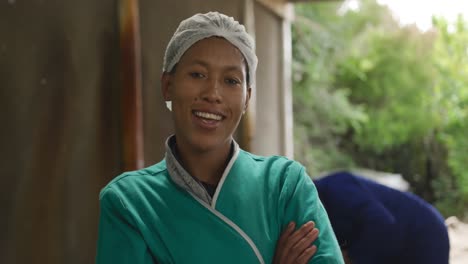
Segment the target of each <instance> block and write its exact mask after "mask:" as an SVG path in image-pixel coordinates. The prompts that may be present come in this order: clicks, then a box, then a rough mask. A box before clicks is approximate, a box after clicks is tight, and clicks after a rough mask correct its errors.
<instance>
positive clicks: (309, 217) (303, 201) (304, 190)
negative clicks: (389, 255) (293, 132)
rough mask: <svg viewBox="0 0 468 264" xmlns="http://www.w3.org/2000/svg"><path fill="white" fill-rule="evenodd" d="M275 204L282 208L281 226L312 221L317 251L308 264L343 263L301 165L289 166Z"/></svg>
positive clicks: (337, 246)
mask: <svg viewBox="0 0 468 264" xmlns="http://www.w3.org/2000/svg"><path fill="white" fill-rule="evenodd" d="M279 201H280V206H282V207H281V208H284V214H283V216H284V217H283V221H282V225H283V227H285V226H286V225H287V224H288V223H289V222H290V221H294V222H295V223H296V226H297V227H300V226H302V225H303V224H304V223H306V222H307V221H314V222H315V225H316V227H317V229H318V230H319V236H318V238H317V240H316V241H315V242H314V244H315V245H316V246H317V252H316V253H315V255H314V256H313V258H312V259H311V261H310V262H309V263H313V264H342V263H344V260H343V256H342V254H341V250H340V248H339V245H338V242H337V240H336V237H335V233H334V232H333V229H332V226H331V224H330V220H329V219H328V215H327V212H326V211H325V208H324V207H323V205H322V203H321V202H320V199H319V197H318V193H317V189H316V188H315V185H314V183H313V182H312V179H311V178H310V177H309V175H307V173H306V172H305V170H304V167H303V166H301V165H299V164H297V163H294V164H293V165H291V166H290V167H289V169H288V171H287V175H286V177H285V178H284V183H283V187H282V189H281V193H280V200H279Z"/></svg>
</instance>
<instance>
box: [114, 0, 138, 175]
mask: <svg viewBox="0 0 468 264" xmlns="http://www.w3.org/2000/svg"><path fill="white" fill-rule="evenodd" d="M138 13H139V12H138V0H121V1H120V3H119V21H120V74H121V81H122V100H121V102H122V107H121V109H122V114H123V122H122V129H123V131H122V132H123V162H124V170H126V171H128V170H135V169H140V168H143V166H144V152H143V103H142V101H143V100H142V88H141V52H140V48H141V44H140V27H139V14H138Z"/></svg>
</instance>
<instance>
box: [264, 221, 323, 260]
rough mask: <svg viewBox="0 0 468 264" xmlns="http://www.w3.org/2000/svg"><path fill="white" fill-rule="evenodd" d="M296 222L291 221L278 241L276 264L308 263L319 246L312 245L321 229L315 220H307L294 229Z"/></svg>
mask: <svg viewBox="0 0 468 264" xmlns="http://www.w3.org/2000/svg"><path fill="white" fill-rule="evenodd" d="M295 226H296V224H295V223H294V222H291V223H289V225H288V227H287V228H286V229H285V230H284V231H283V233H282V234H281V236H280V238H279V239H278V242H277V243H276V250H275V257H274V259H273V263H274V264H290V263H301V264H302V263H307V262H308V261H309V260H310V259H311V258H312V256H313V255H314V254H315V252H317V247H316V246H314V245H312V242H314V241H315V240H316V239H317V237H318V233H319V230H318V229H317V228H315V223H314V222H307V223H305V224H304V225H303V226H302V227H301V228H299V229H298V230H296V231H294V229H295Z"/></svg>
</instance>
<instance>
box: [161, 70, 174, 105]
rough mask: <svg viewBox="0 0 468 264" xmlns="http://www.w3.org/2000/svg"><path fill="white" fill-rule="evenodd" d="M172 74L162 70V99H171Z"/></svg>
mask: <svg viewBox="0 0 468 264" xmlns="http://www.w3.org/2000/svg"><path fill="white" fill-rule="evenodd" d="M171 79H172V75H171V74H170V73H167V72H164V73H163V74H162V76H161V93H162V96H163V98H164V101H171V89H170V87H171V85H172V80H171Z"/></svg>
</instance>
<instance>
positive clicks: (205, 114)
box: [193, 111, 223, 121]
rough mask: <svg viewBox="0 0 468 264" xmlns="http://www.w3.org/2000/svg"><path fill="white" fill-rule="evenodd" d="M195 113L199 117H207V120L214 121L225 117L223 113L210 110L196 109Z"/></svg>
mask: <svg viewBox="0 0 468 264" xmlns="http://www.w3.org/2000/svg"><path fill="white" fill-rule="evenodd" d="M193 114H194V115H195V116H197V117H200V118H203V119H206V120H214V121H221V120H222V119H223V116H222V115H218V114H214V113H208V112H201V111H194V112H193Z"/></svg>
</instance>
